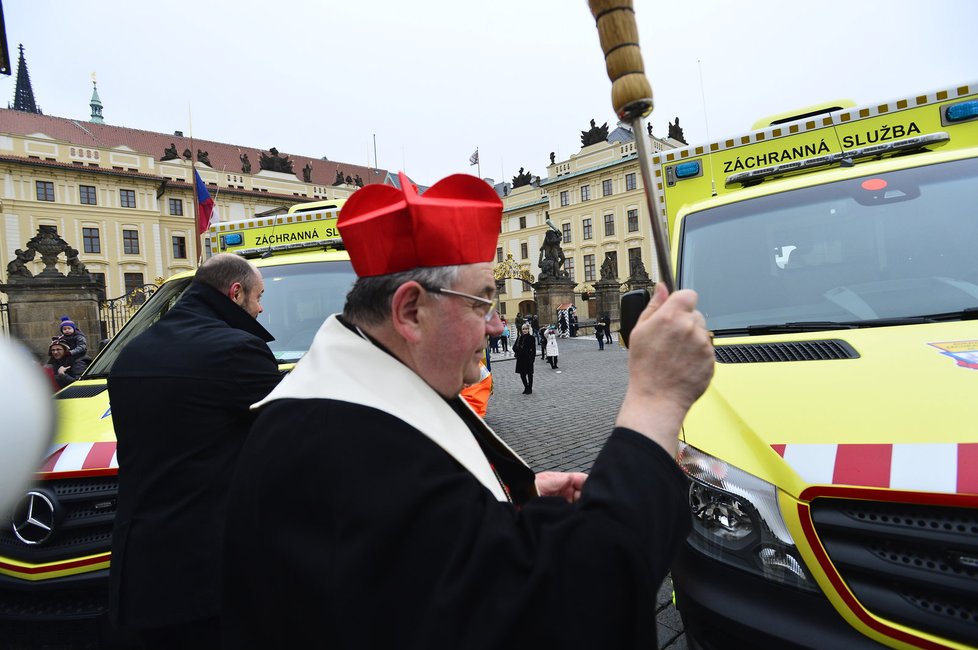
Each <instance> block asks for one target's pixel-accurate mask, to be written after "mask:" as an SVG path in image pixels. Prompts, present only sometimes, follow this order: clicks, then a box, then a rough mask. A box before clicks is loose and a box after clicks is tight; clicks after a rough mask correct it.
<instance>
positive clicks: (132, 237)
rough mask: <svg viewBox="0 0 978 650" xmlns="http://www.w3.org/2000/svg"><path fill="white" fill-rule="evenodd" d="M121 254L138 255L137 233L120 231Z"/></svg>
mask: <svg viewBox="0 0 978 650" xmlns="http://www.w3.org/2000/svg"><path fill="white" fill-rule="evenodd" d="M122 252H123V253H125V254H126V255H139V233H138V232H137V231H135V230H123V231H122ZM139 277H142V276H139Z"/></svg>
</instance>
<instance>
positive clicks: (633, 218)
mask: <svg viewBox="0 0 978 650" xmlns="http://www.w3.org/2000/svg"><path fill="white" fill-rule="evenodd" d="M636 231H638V209H633V210H629V211H628V232H636Z"/></svg>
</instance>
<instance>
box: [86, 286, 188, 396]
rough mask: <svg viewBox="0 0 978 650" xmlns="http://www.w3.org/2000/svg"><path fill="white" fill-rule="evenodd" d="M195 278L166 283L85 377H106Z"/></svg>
mask: <svg viewBox="0 0 978 650" xmlns="http://www.w3.org/2000/svg"><path fill="white" fill-rule="evenodd" d="M192 279H193V278H183V279H181V280H172V281H170V282H165V283H164V284H163V286H162V287H160V288H159V290H158V291H157V292H156V293H154V294H153V295H152V296H151V297H150V299H149V300H147V301H146V303H145V304H144V305H143V306H142V307H140V308H139V311H137V312H136V313H135V314H134V315H133V317H132V318H131V319H130V320H129V322H128V323H126V325H125V327H123V328H122V330H121V331H120V332H119V333H118V334H116V335H115V336H114V337H112V339H111V340H110V341H109V344H108V345H107V346H106V347H105V349H104V350H102V352H101V353H100V354H99V355H98V357H96V358H95V361H94V362H93V363H92V365H91V366H89V367H88V370H87V371H86V373H85V377H87V378H92V377H106V376H108V374H109V371H110V370H111V369H112V364H114V363H115V360H116V359H117V358H118V357H119V353H120V352H122V349H123V348H124V347H126V344H127V343H128V342H129V341H131V340H132V339H133V338H135V337H136V336H137V335H139V334H142V333H143V332H145V331H146V330H147V329H149V327H150V326H151V325H152V324H153V323H155V322H156V321H158V320H159V319H161V318H162V317H163V315H164V314H166V313H167V312H168V311H170V309H172V308H173V305H175V304H176V303H177V300H179V299H180V296H182V295H183V292H184V291H186V290H187V287H189V286H190V282H191V280H192Z"/></svg>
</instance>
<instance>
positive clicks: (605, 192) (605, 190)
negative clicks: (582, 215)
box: [601, 178, 611, 196]
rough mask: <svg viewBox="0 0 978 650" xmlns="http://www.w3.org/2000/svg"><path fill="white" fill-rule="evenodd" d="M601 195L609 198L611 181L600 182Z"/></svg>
mask: <svg viewBox="0 0 978 650" xmlns="http://www.w3.org/2000/svg"><path fill="white" fill-rule="evenodd" d="M601 195H602V196H611V179H610V178H609V179H608V180H604V181H601Z"/></svg>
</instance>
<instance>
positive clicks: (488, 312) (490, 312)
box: [421, 284, 496, 323]
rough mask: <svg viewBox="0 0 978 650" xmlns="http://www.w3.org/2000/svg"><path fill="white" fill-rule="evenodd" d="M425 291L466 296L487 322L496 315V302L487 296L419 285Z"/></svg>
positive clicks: (460, 296)
mask: <svg viewBox="0 0 978 650" xmlns="http://www.w3.org/2000/svg"><path fill="white" fill-rule="evenodd" d="M421 286H422V287H424V288H425V290H426V291H430V292H432V293H441V294H446V295H449V296H455V297H456V298H466V299H468V300H471V301H473V302H475V303H477V305H472V308H473V309H475V310H476V311H482V317H483V318H484V319H485V321H486V322H487V323H488V322H489V321H491V320H492V317H493V316H495V315H496V303H494V302H493V301H491V300H489V299H488V298H483V297H481V296H473V295H472V294H471V293H462V292H461V291H452V290H451V289H445V288H443V287H429V286H425V285H423V284H422V285H421Z"/></svg>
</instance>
